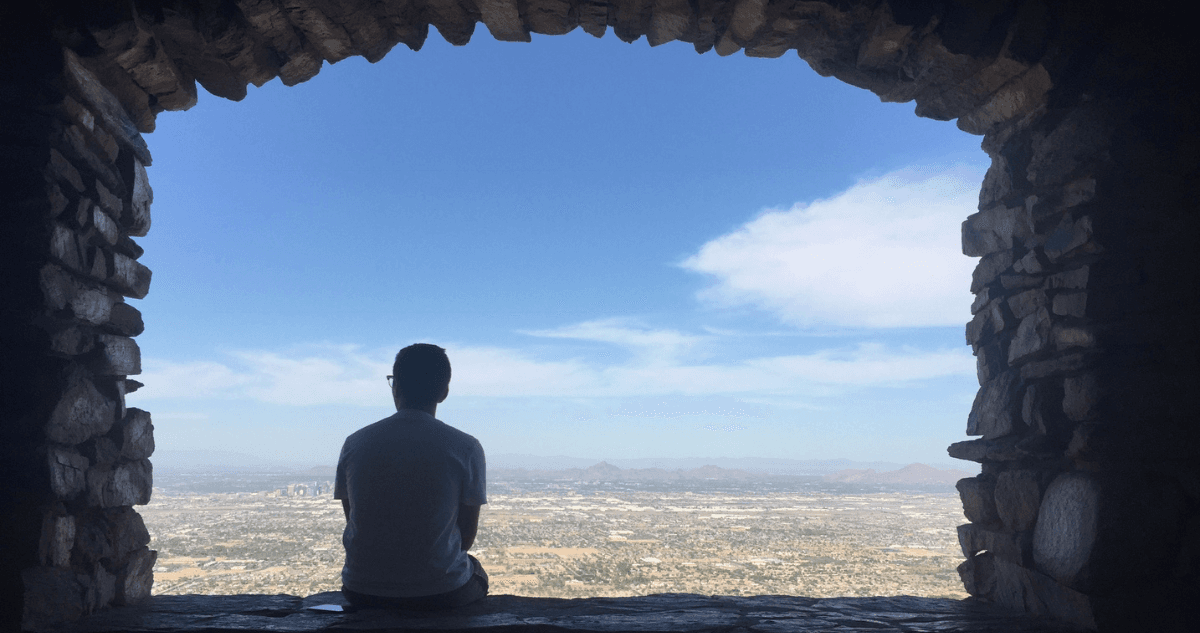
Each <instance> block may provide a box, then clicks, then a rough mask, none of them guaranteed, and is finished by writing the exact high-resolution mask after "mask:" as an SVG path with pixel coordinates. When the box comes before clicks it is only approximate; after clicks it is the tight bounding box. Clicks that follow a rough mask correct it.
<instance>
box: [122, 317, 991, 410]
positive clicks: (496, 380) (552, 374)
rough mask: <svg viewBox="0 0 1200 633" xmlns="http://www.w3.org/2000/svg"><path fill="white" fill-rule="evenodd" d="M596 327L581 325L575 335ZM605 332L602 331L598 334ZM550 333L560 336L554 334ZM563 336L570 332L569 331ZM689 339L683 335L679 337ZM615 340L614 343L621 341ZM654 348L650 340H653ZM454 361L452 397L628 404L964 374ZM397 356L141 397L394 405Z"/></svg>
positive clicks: (838, 366) (156, 370) (149, 377)
mask: <svg viewBox="0 0 1200 633" xmlns="http://www.w3.org/2000/svg"><path fill="white" fill-rule="evenodd" d="M592 329H593V326H591V325H586V324H581V325H580V327H578V328H577V330H578V331H580V332H587V331H592ZM600 329H601V330H602V329H603V328H600ZM555 331H556V332H557V331H559V330H555ZM561 331H563V332H568V331H576V330H575V329H572V328H571V327H567V328H563V329H562V330H561ZM680 337H682V338H684V339H686V338H687V335H680ZM618 338H619V337H618ZM651 342H655V343H653V344H652V343H651ZM616 344H618V345H624V346H628V347H634V348H637V347H639V346H640V347H641V348H642V349H645V348H655V346H657V347H658V348H659V349H666V350H671V349H673V348H674V347H675V346H676V345H678V344H679V340H678V339H677V338H674V337H664V338H662V339H658V338H656V337H655V335H653V334H647V336H646V337H645V338H640V339H639V338H636V337H635V338H634V339H633V340H624V339H622V340H621V342H619V343H616ZM446 348H447V350H448V352H449V354H450V358H451V362H452V363H453V365H454V379H453V381H452V382H451V393H452V394H455V395H465V396H484V397H521V398H525V397H557V398H629V397H647V396H664V395H671V396H713V395H728V396H736V397H739V398H760V397H761V398H779V397H803V396H808V395H813V394H829V393H834V392H840V393H845V392H847V391H850V390H855V389H861V388H866V387H880V386H895V385H903V384H909V383H912V382H914V381H921V380H927V379H931V378H937V377H940V376H949V375H961V374H969V373H971V372H973V371H974V362H973V359H972V357H971V355H970V353H969V352H968V351H967V350H965V349H962V350H935V351H929V350H918V349H911V348H895V347H886V346H883V345H879V344H862V345H857V346H853V347H847V348H839V349H829V350H822V351H819V352H815V353H811V354H795V355H777V356H761V357H754V358H748V359H740V360H730V361H723V362H686V361H684V360H681V359H679V358H676V357H673V356H671V355H670V354H668V353H660V352H651V353H648V354H646V355H636V354H635V355H633V356H632V358H631V359H630V360H628V361H626V362H616V363H614V362H605V359H606V358H607V357H605V356H603V355H598V358H596V359H593V358H579V357H575V358H535V357H533V356H531V355H528V354H525V353H523V352H521V351H518V350H514V349H506V348H499V347H475V346H468V345H454V344H447V345H446ZM393 354H394V351H392V350H390V349H389V350H375V351H363V350H361V349H360V348H358V347H355V346H317V347H310V348H304V349H300V350H294V351H290V352H280V351H262V350H246V351H239V352H235V353H231V354H229V357H228V359H227V361H226V362H224V363H221V362H215V361H211V360H205V361H197V362H191V363H178V362H166V361H157V360H154V359H147V361H146V363H145V364H146V371H145V373H144V374H143V375H142V376H141V377H140V378H139V380H141V381H143V382H144V383H145V384H146V386H145V388H143V389H142V390H140V391H139V392H138V393H137V394H136V396H137V398H138V399H155V398H183V399H209V398H233V399H239V398H241V399H251V400H257V401H261V402H267V403H273V404H290V405H315V404H344V405H357V406H381V405H388V404H390V398H389V397H388V394H387V388H386V386H385V384H384V381H383V377H384V375H386V374H387V373H389V372H390V367H391V359H392V355H393Z"/></svg>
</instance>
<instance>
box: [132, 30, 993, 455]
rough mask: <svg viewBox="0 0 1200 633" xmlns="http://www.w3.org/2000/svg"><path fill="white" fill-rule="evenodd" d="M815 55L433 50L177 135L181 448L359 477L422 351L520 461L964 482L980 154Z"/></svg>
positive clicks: (148, 377) (157, 357) (972, 386)
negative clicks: (959, 468)
mask: <svg viewBox="0 0 1200 633" xmlns="http://www.w3.org/2000/svg"><path fill="white" fill-rule="evenodd" d="M912 111H913V105H912V104H883V103H880V102H879V100H878V98H877V97H875V96H874V95H872V94H871V93H869V92H866V91H863V90H859V89H857V88H853V87H851V86H848V85H845V84H842V83H840V82H838V81H836V80H834V79H827V78H822V77H820V76H818V75H816V73H814V72H813V71H812V70H811V69H810V68H809V67H808V65H807V64H806V63H804V62H803V60H801V59H799V58H798V57H796V56H795V55H786V56H784V57H782V58H779V59H751V58H747V57H744V56H742V55H740V54H739V55H734V56H731V57H726V58H722V57H718V56H716V55H715V54H713V53H709V54H706V55H697V54H696V53H695V51H694V50H693V49H692V48H691V46H689V45H685V44H679V43H672V44H667V45H664V46H661V47H658V48H654V49H651V48H650V47H649V46H648V45H647V44H646V43H645V41H644V40H642V41H639V42H636V43H634V44H626V43H624V42H621V41H620V40H618V39H617V38H616V37H615V36H613V35H612V34H611V33H609V34H608V35H607V36H605V37H604V38H602V39H595V38H592V37H590V36H588V35H586V34H584V33H582V32H581V31H576V32H574V33H571V34H569V35H565V36H558V37H538V36H535V40H534V41H533V42H532V43H530V44H513V43H501V42H496V41H494V40H492V39H491V37H490V36H489V35H488V34H487V32H486V30H485V29H480V30H479V32H477V34H476V37H475V39H474V40H473V41H472V42H471V44H469V45H467V46H465V47H452V46H450V45H448V44H446V43H445V42H444V41H442V40H441V39H440V38H437V37H431V38H430V40H429V41H428V42H427V44H426V45H425V48H424V49H423V50H421V51H420V52H419V53H413V52H411V51H409V50H407V49H406V48H404V47H403V46H401V47H398V48H397V49H395V50H393V51H392V52H391V53H390V54H389V55H388V57H386V58H385V59H384V60H382V61H381V62H379V63H377V64H374V65H372V64H368V63H367V62H365V61H364V60H362V59H360V58H352V59H349V60H346V61H343V62H341V63H338V64H336V65H333V66H327V67H325V68H324V69H323V70H322V72H321V74H319V75H318V76H317V77H315V78H314V79H312V80H310V81H309V82H307V83H304V84H301V85H299V86H296V87H293V88H285V87H284V86H282V85H281V84H280V83H279V82H278V81H274V82H271V83H270V84H267V85H266V86H263V87H262V88H260V89H253V88H252V89H251V91H250V95H249V96H248V97H247V98H246V99H245V100H244V101H243V102H241V103H233V102H229V101H224V100H221V99H217V98H214V97H211V96H209V95H207V94H202V95H201V98H200V102H199V104H198V105H197V106H196V107H195V108H193V109H192V110H190V111H188V112H186V113H164V114H162V115H160V116H159V122H158V131H156V132H155V133H153V134H151V135H149V137H148V139H147V140H148V142H149V143H150V147H151V151H152V152H153V154H154V164H153V166H152V167H151V168H150V170H149V172H150V178H151V183H152V184H153V186H154V192H155V201H154V207H153V214H154V217H153V228H152V230H151V232H150V234H149V236H147V237H146V238H144V239H142V240H141V243H142V244H143V245H144V246H145V247H146V255H145V257H144V258H143V261H144V262H145V263H146V264H147V265H148V266H150V268H151V269H152V270H153V271H154V280H153V285H152V287H151V292H150V295H149V297H148V298H147V299H146V300H145V301H142V302H140V303H139V304H138V307H139V308H140V309H141V310H142V311H143V313H144V315H145V319H146V322H147V330H146V333H145V334H143V335H142V336H141V337H140V338H139V343H140V345H141V347H142V354H143V367H144V373H143V376H142V377H141V378H139V379H140V380H142V381H143V382H145V383H146V386H145V387H144V388H143V389H141V390H140V391H138V392H137V393H135V394H132V395H131V396H130V397H129V402H130V404H131V405H133V406H139V407H142V408H145V409H148V410H149V411H151V413H152V414H153V417H154V423H155V431H156V438H157V440H158V446H159V449H160V451H174V450H187V449H224V450H233V451H241V452H247V453H252V454H255V455H257V456H259V457H261V458H262V459H265V460H271V461H281V462H291V463H296V464H310V465H311V464H331V463H333V462H334V461H336V457H337V451H338V449H339V447H340V445H341V441H342V439H343V438H344V437H345V436H346V435H347V434H348V433H350V432H352V431H354V430H355V429H357V428H359V427H361V426H363V425H365V424H367V423H370V422H373V421H375V420H377V419H380V418H382V417H385V416H386V415H388V414H389V413H390V412H391V411H392V408H391V401H390V396H389V393H388V389H387V385H386V383H385V381H384V376H385V375H386V374H388V373H390V365H391V359H392V357H393V356H394V354H395V352H396V350H397V349H399V348H400V347H402V346H404V345H407V344H409V343H412V342H418V341H425V342H432V343H437V344H439V345H442V346H443V347H446V348H447V349H448V350H449V353H450V358H451V362H452V363H453V367H454V379H453V381H452V383H451V395H450V398H449V399H448V400H447V401H446V403H444V404H443V405H442V407H441V408H440V409H439V411H438V413H439V417H440V418H442V419H443V420H445V421H447V422H449V423H451V424H453V425H455V426H458V427H459V428H462V429H463V430H465V431H467V432H469V433H471V434H473V435H475V436H476V437H477V438H479V439H480V441H481V442H482V443H483V444H484V447H485V449H486V450H487V451H488V452H489V454H503V453H528V454H535V455H573V456H581V457H595V458H597V459H600V458H609V459H618V458H633V457H697V456H699V457H704V456H713V457H718V456H720V457H747V456H761V457H790V458H796V459H814V458H834V457H846V458H850V459H861V460H887V461H897V462H910V461H924V462H930V463H948V462H949V461H950V460H949V458H947V457H946V456H945V447H946V445H947V444H949V443H951V442H954V441H958V440H960V439H963V430H964V428H965V424H966V416H967V413H968V411H969V408H970V403H971V400H972V398H973V396H974V393H975V390H976V388H977V383H976V380H975V376H974V360H973V358H972V357H971V355H970V350H969V349H968V348H967V347H966V346H965V345H964V344H963V334H962V332H963V325H964V324H965V323H966V322H967V321H968V320H969V317H970V314H969V309H968V308H969V305H970V302H971V297H970V294H969V292H968V286H969V283H970V272H971V269H972V268H973V266H974V263H975V262H974V260H973V259H970V258H967V257H965V256H963V255H961V254H960V250H959V230H960V229H959V225H960V223H961V221H962V219H964V218H965V217H966V216H967V215H969V214H970V213H972V212H974V209H975V204H976V202H977V197H978V183H979V182H980V181H981V179H982V176H983V173H984V171H985V168H986V156H985V155H984V154H983V152H982V151H981V150H979V139H978V138H977V137H972V136H969V135H967V134H965V133H963V132H960V131H959V130H958V129H957V128H955V127H954V125H953V123H947V122H938V121H929V120H924V119H918V118H917V117H915V116H914V115H913V114H912Z"/></svg>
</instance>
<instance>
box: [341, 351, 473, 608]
mask: <svg viewBox="0 0 1200 633" xmlns="http://www.w3.org/2000/svg"><path fill="white" fill-rule="evenodd" d="M392 374H393V375H392V376H388V382H389V384H391V385H392V397H393V399H394V400H395V402H396V414H395V415H393V416H391V417H388V418H384V419H383V420H380V421H378V422H376V423H374V424H371V425H369V426H366V427H363V428H362V429H359V430H358V431H356V432H354V433H353V434H351V435H350V437H348V438H346V443H345V444H344V445H343V446H342V454H341V457H339V458H338V466H337V477H336V483H335V484H334V497H335V498H338V499H341V500H342V508H343V509H344V510H345V512H346V530H345V532H344V533H343V534H342V544H343V545H344V546H345V548H346V564H345V566H344V567H343V568H342V593H343V594H344V595H345V597H346V600H347V601H349V602H350V604H352V605H355V606H359V607H393V608H403V609H449V608H453V607H458V606H462V605H465V604H469V603H471V602H475V601H477V600H479V599H481V598H483V597H484V596H485V595H487V590H488V577H487V574H486V573H485V572H484V571H483V567H482V566H481V565H480V564H479V561H478V560H476V559H475V557H474V556H470V555H468V554H467V550H468V549H470V547H471V544H472V543H473V542H474V541H475V533H476V530H477V529H478V526H479V506H481V505H483V504H485V503H487V495H486V492H485V478H484V468H485V467H484V457H483V447H482V446H480V444H479V441H478V440H476V439H475V438H473V437H471V436H470V435H467V434H466V433H463V432H462V431H459V430H458V429H455V428H454V427H451V426H449V425H447V424H445V423H443V422H441V421H439V420H438V419H436V418H434V417H433V416H434V413H435V412H436V411H437V406H438V404H439V403H441V402H442V401H444V400H445V399H446V395H447V394H448V393H449V389H450V360H449V359H448V358H447V357H446V350H444V349H442V348H440V347H438V346H436V345H428V344H424V343H418V344H416V345H410V346H408V347H406V348H404V349H402V350H400V353H399V354H396V362H395V364H394V365H393V366H392Z"/></svg>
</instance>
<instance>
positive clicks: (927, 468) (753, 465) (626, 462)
mask: <svg viewBox="0 0 1200 633" xmlns="http://www.w3.org/2000/svg"><path fill="white" fill-rule="evenodd" d="M487 459H488V475H489V478H490V479H493V480H499V479H500V478H501V477H502V476H503V477H508V478H515V479H529V478H548V477H549V478H556V479H558V478H573V479H577V480H578V479H581V478H587V479H589V480H600V479H601V478H603V477H613V478H618V479H629V480H636V479H645V480H651V479H664V480H670V479H750V478H755V477H764V476H768V477H769V476H809V477H812V476H819V477H823V478H825V479H826V480H827V481H845V482H862V483H892V482H891V480H889V479H888V478H889V477H891V478H893V479H896V481H895V483H903V482H908V483H919V482H920V481H924V480H926V479H928V480H931V481H936V482H938V483H941V482H944V481H950V480H951V479H950V478H953V481H957V480H958V479H961V478H963V477H970V476H972V475H975V474H977V473H978V467H977V466H976V465H975V464H963V465H957V466H958V467H955V466H956V465H955V464H935V465H932V466H931V465H926V464H910V465H908V466H905V465H903V464H900V463H896V462H862V461H854V460H849V459H811V460H798V459H781V458H758V457H684V458H678V457H660V458H637V459H607V460H604V461H600V462H599V463H597V460H596V459H595V458H591V459H589V458H585V457H567V456H562V455H559V456H553V457H543V456H537V455H522V454H514V453H501V454H498V455H488V458H487ZM151 460H152V461H153V462H154V467H155V468H156V469H159V470H163V471H172V470H174V471H217V472H238V471H245V472H251V471H267V470H270V471H277V470H278V471H283V470H286V471H295V472H305V473H308V474H311V475H332V474H333V472H334V467H333V466H332V465H328V464H326V465H321V466H313V467H311V468H310V467H308V466H300V465H297V464H281V463H274V462H270V461H267V460H264V459H262V458H261V457H258V456H255V455H250V454H246V453H239V452H234V451H212V450H183V451H178V450H175V451H173V450H160V451H157V452H156V453H155V454H154V456H153V457H152V458H151ZM972 466H976V469H975V471H974V472H968V471H967V470H965V469H969V468H971V467H972ZM938 473H940V474H938Z"/></svg>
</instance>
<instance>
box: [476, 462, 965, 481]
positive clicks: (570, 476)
mask: <svg viewBox="0 0 1200 633" xmlns="http://www.w3.org/2000/svg"><path fill="white" fill-rule="evenodd" d="M787 476H789V475H780V474H777V473H769V472H757V473H753V472H748V471H745V470H740V469H732V468H721V467H720V466H713V465H711V464H709V465H705V466H700V467H698V468H687V469H674V470H666V469H664V468H619V467H617V466H614V465H613V464H610V463H608V462H600V463H598V464H593V465H591V466H589V467H587V468H561V469H555V470H538V469H528V468H488V478H489V479H490V480H492V481H524V480H543V479H558V480H569V481H687V480H701V479H702V480H725V481H729V480H739V481H746V480H752V479H767V478H774V477H787ZM790 476H803V475H790ZM808 476H809V477H811V476H812V475H808ZM970 476H972V473H969V472H966V471H963V470H955V469H950V470H938V469H937V468H934V467H932V466H927V465H925V464H909V465H908V466H904V467H903V468H899V469H897V470H893V471H887V472H876V471H875V470H874V469H870V468H867V469H854V468H851V469H844V470H839V471H836V472H833V473H828V474H826V475H824V476H823V477H822V480H824V481H827V482H837V483H865V484H899V485H913V484H917V485H943V484H949V485H953V484H954V483H955V482H957V481H958V480H959V479H962V478H964V477H970Z"/></svg>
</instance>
